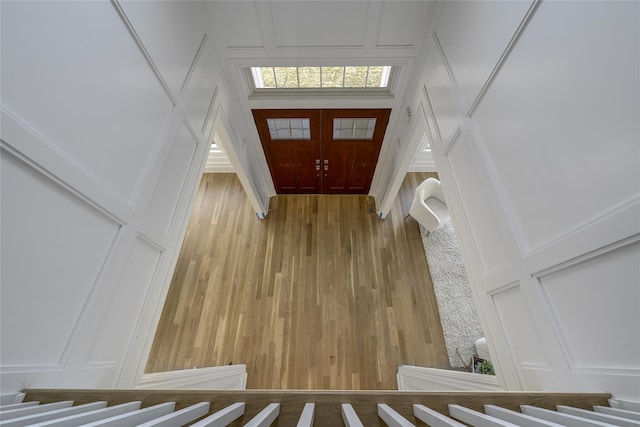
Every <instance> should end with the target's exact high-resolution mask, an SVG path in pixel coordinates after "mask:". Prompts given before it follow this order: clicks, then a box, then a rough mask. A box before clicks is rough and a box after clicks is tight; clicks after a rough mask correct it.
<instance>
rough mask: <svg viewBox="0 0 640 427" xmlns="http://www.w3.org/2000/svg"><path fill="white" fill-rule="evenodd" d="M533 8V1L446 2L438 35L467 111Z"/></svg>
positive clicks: (439, 21)
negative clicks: (529, 10) (528, 11)
mask: <svg viewBox="0 0 640 427" xmlns="http://www.w3.org/2000/svg"><path fill="white" fill-rule="evenodd" d="M530 6H531V2H530V1H512V2H509V1H507V2H490V1H489V2H488V1H483V2H479V1H451V2H444V6H443V8H442V12H441V14H440V19H439V20H438V25H437V28H436V34H437V35H438V40H439V41H440V45H441V46H442V49H443V50H444V52H445V55H446V57H447V60H448V62H449V66H450V67H451V70H452V73H453V75H454V77H455V79H456V82H457V83H458V86H459V87H460V90H461V91H462V93H463V96H464V98H465V99H464V106H465V110H467V109H468V108H469V107H470V106H471V103H473V101H474V100H475V99H476V97H477V96H478V94H479V93H480V90H481V89H482V87H483V86H484V84H485V83H486V82H487V79H488V78H489V76H490V75H491V72H492V71H493V69H494V67H495V66H496V64H497V63H498V60H499V59H500V56H501V55H502V53H503V52H504V50H505V49H506V47H507V45H508V44H509V41H510V40H511V38H512V37H513V35H514V34H515V32H516V29H517V28H518V26H519V25H520V23H521V22H522V19H523V18H524V16H525V15H526V13H527V10H528V9H529V7H530ZM460 28H464V29H465V31H460Z"/></svg>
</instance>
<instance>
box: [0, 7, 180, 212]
mask: <svg viewBox="0 0 640 427" xmlns="http://www.w3.org/2000/svg"><path fill="white" fill-rule="evenodd" d="M10 41H11V42H10ZM18 41H19V42H18ZM1 74H2V103H3V105H4V106H5V107H6V108H8V109H9V110H11V111H12V112H13V113H14V114H15V115H16V116H18V117H19V118H20V119H21V120H23V121H24V122H26V123H27V124H28V125H29V126H30V127H32V128H33V129H35V131H37V132H38V133H39V134H41V135H43V136H44V138H45V139H46V140H48V141H49V142H50V143H52V144H53V145H54V146H55V147H56V148H57V149H58V150H60V151H61V152H63V153H64V155H65V156H68V157H69V158H71V159H72V160H73V162H74V163H76V164H77V165H78V166H79V167H80V168H81V169H83V170H85V171H87V173H89V174H91V175H93V176H95V177H96V178H97V179H98V180H99V181H101V182H102V183H103V185H105V186H106V187H108V188H110V189H111V190H112V191H113V192H114V193H116V194H118V195H120V196H121V197H123V198H124V199H129V200H131V198H132V196H133V195H134V192H135V189H136V186H137V183H138V181H139V178H140V176H141V174H142V173H143V171H144V170H145V166H146V164H147V160H148V158H149V156H150V152H151V151H152V148H153V147H154V144H155V143H156V140H157V138H158V135H159V134H160V132H161V130H162V127H163V124H164V122H165V120H166V119H167V117H168V115H169V112H170V111H171V109H172V106H173V104H172V102H171V100H170V99H169V98H168V97H167V95H166V93H165V91H164V89H163V87H162V85H161V84H160V83H159V81H158V80H157V78H156V76H155V74H154V73H153V71H152V69H151V68H150V66H149V64H148V63H147V61H146V60H145V58H144V56H143V55H141V54H140V50H139V48H138V46H137V45H136V43H135V41H134V39H133V38H132V36H131V34H129V32H128V30H127V28H126V27H125V26H124V25H123V23H122V21H121V19H120V17H119V16H118V14H117V12H116V10H115V8H114V7H113V5H112V4H110V3H108V2H5V3H3V4H2V73H1ZM55 112H64V114H54V113H55ZM125 152H126V155H123V153H125ZM116 164H117V165H118V167H117V168H114V167H113V165H116Z"/></svg>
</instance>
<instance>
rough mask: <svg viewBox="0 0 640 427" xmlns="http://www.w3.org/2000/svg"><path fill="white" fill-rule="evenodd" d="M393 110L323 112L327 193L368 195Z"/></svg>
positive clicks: (323, 144)
mask: <svg viewBox="0 0 640 427" xmlns="http://www.w3.org/2000/svg"><path fill="white" fill-rule="evenodd" d="M389 114H390V110H323V111H322V122H323V125H322V166H323V177H322V178H323V180H322V187H323V193H327V194H367V193H368V192H369V188H370V187H371V180H372V179H373V173H374V172H375V169H376V165H377V163H378V156H379V154H380V147H381V146H382V139H383V138H384V133H385V130H386V128H387V122H388V121H389Z"/></svg>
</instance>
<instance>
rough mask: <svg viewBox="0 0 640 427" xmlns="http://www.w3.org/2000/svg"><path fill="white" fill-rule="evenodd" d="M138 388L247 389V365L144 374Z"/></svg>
mask: <svg viewBox="0 0 640 427" xmlns="http://www.w3.org/2000/svg"><path fill="white" fill-rule="evenodd" d="M136 388H137V389H147V390H246V388H247V365H228V366H216V367H211V368H199V369H198V368H193V369H185V370H181V371H168V372H154V373H150V374H144V375H143V376H142V379H141V380H140V382H139V383H138V385H137V387H136Z"/></svg>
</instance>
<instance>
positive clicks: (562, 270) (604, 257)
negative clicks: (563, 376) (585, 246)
mask: <svg viewBox="0 0 640 427" xmlns="http://www.w3.org/2000/svg"><path fill="white" fill-rule="evenodd" d="M623 250H626V251H632V255H627V256H629V257H633V254H634V253H635V254H636V255H638V254H640V234H637V235H634V236H630V237H628V238H626V239H623V240H621V241H618V242H615V243H613V244H610V245H608V246H605V247H601V248H599V249H598V250H595V251H592V252H589V253H587V254H584V255H582V256H579V257H576V258H574V259H571V260H568V261H565V262H562V263H559V264H557V265H554V266H552V267H549V268H548V269H546V270H544V271H543V272H541V273H538V274H535V275H532V276H533V278H534V279H535V281H536V283H537V287H538V289H539V292H540V293H541V295H542V304H543V306H544V308H545V309H546V311H547V313H548V315H549V318H550V319H551V323H552V325H553V329H554V331H555V333H556V335H557V337H558V340H559V341H560V347H561V349H562V351H563V354H564V357H565V359H566V362H567V364H568V365H569V368H570V370H571V371H572V372H580V373H593V374H603V375H608V374H613V375H630V376H640V362H637V361H636V366H635V367H633V366H630V365H628V362H629V360H627V363H623V364H622V365H618V366H616V363H618V364H620V361H619V360H618V361H616V360H612V359H611V358H610V359H607V360H606V362H605V361H603V360H601V362H600V364H599V365H594V364H593V362H581V361H579V358H578V357H577V356H576V351H577V349H576V348H574V344H576V340H578V339H584V338H585V337H584V336H582V337H579V336H577V334H576V333H575V331H574V332H573V333H571V334H569V333H568V332H567V325H566V322H567V321H568V320H570V319H568V317H569V316H573V317H575V319H580V317H585V316H586V317H591V316H592V314H593V313H592V310H590V309H586V308H581V305H583V304H584V300H585V298H586V297H585V296H583V297H580V296H579V295H575V296H574V298H575V299H576V302H577V304H576V307H575V309H574V310H573V311H572V312H571V313H568V312H567V311H566V310H563V311H562V313H563V314H561V312H560V311H559V308H560V307H558V304H561V303H562V304H563V306H564V307H566V306H567V305H568V304H569V303H568V302H566V301H565V302H562V301H559V299H558V298H559V297H558V296H553V295H552V294H551V292H552V291H553V289H552V288H551V286H559V284H558V283H555V285H554V284H553V283H549V281H550V280H551V279H552V278H553V277H554V276H556V275H561V276H562V277H563V278H564V280H563V281H562V282H563V285H562V286H571V285H572V283H571V280H570V279H569V278H568V277H567V276H568V275H571V274H575V273H577V272H578V273H579V271H580V270H581V269H585V268H587V267H588V266H589V265H591V266H592V268H596V267H597V268H599V269H602V270H604V271H605V272H606V273H611V271H609V270H612V269H613V267H611V266H609V267H608V268H606V267H605V265H606V264H605V263H606V262H609V263H612V262H615V260H616V259H618V258H620V256H621V254H620V251H623ZM616 254H617V255H616ZM607 276H608V277H610V278H611V280H612V281H617V280H619V279H617V278H615V276H613V275H611V274H607ZM638 277H640V274H638ZM574 280H575V279H574ZM626 280H627V281H629V280H631V281H633V280H634V279H633V278H626ZM584 285H585V287H586V288H587V289H588V285H589V283H584ZM602 285H603V284H599V287H600V286H602ZM624 285H625V284H624V283H623V284H622V285H621V286H624ZM626 285H627V286H632V287H633V286H635V285H636V283H634V284H632V285H628V284H626ZM574 287H575V286H574ZM610 288H611V291H612V292H613V291H614V290H620V289H618V288H617V284H611V285H610ZM638 294H639V295H640V293H638ZM625 296H626V297H627V298H629V297H630V295H624V294H622V295H621V297H622V298H623V300H624V298H625ZM565 298H566V297H565ZM620 309H622V308H621V307H618V308H616V311H617V310H620ZM627 309H628V307H627ZM580 314H582V316H580ZM608 314H611V313H608ZM603 320H604V319H603ZM606 320H608V321H611V322H612V323H610V325H609V326H607V327H603V331H604V330H608V329H609V328H612V329H616V330H617V329H621V330H626V331H627V332H629V333H633V331H635V330H636V327H637V325H636V324H633V325H629V324H626V325H625V324H621V323H620V322H619V321H617V319H612V318H611V317H608V318H607V319H606ZM574 323H575V320H574ZM584 327H585V328H586V327H588V326H587V325H586V324H585V325H584ZM569 328H570V326H569ZM574 328H575V326H574ZM603 331H600V333H602V332H603ZM584 335H585V336H588V337H589V338H588V340H589V341H591V340H592V339H593V338H594V337H596V336H600V335H601V334H599V333H598V332H597V331H593V332H592V333H589V334H586V333H585V334H584ZM600 339H602V337H601V338H600ZM629 339H631V337H629ZM624 342H625V344H626V345H631V346H632V345H633V340H631V342H629V341H628V340H624ZM610 344H611V343H610ZM583 347H585V345H584V344H583ZM617 350H619V351H625V349H623V348H621V346H618V349H617ZM636 350H637V349H636ZM630 351H631V352H632V351H633V350H632V349H630V348H627V349H626V352H630ZM594 353H595V351H594ZM580 354H582V356H583V357H582V358H583V359H584V351H583V352H582V353H580ZM631 359H633V356H631Z"/></svg>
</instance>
